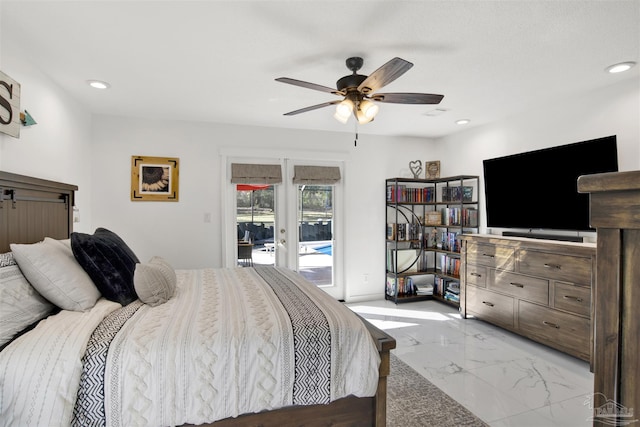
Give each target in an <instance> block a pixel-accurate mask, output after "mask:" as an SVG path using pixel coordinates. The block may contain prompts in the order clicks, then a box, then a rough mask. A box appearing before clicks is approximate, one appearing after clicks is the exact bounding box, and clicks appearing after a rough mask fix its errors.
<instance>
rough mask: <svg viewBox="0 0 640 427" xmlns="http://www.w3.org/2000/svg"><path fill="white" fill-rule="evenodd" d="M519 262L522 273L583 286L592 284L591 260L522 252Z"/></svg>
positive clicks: (553, 254)
mask: <svg viewBox="0 0 640 427" xmlns="http://www.w3.org/2000/svg"><path fill="white" fill-rule="evenodd" d="M519 261H520V263H519V268H520V270H519V271H520V273H524V274H530V275H532V276H542V277H547V278H550V279H555V280H561V281H563V282H571V283H580V284H583V285H589V284H590V283H591V258H586V257H576V256H571V255H560V254H555V253H549V252H538V251H532V250H521V251H520V257H519Z"/></svg>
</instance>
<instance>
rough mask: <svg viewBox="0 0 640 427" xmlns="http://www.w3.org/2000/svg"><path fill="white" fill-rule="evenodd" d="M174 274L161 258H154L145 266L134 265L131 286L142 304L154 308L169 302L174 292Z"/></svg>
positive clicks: (175, 280)
mask: <svg viewBox="0 0 640 427" xmlns="http://www.w3.org/2000/svg"><path fill="white" fill-rule="evenodd" d="M176 282H177V278H176V272H175V271H174V269H173V267H171V265H170V264H169V263H168V262H167V261H165V260H164V259H163V258H161V257H158V256H154V257H153V258H151V259H150V260H149V262H148V263H147V264H136V269H135V272H134V273H133V286H134V287H135V290H136V294H138V298H140V301H142V302H143V303H145V304H147V305H150V306H152V307H155V306H156V305H160V304H164V303H165V302H167V301H169V300H170V299H171V297H172V296H173V295H174V294H175V292H176Z"/></svg>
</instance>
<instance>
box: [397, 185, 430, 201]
mask: <svg viewBox="0 0 640 427" xmlns="http://www.w3.org/2000/svg"><path fill="white" fill-rule="evenodd" d="M435 200H436V190H435V187H408V186H406V185H404V184H398V185H387V202H391V203H430V202H435Z"/></svg>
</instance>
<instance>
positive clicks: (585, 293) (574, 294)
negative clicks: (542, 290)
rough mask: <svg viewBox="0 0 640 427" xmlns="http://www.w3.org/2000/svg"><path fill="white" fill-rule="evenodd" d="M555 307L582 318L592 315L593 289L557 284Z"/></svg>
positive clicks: (554, 299) (554, 297)
mask: <svg viewBox="0 0 640 427" xmlns="http://www.w3.org/2000/svg"><path fill="white" fill-rule="evenodd" d="M553 306H554V307H555V308H558V309H560V310H567V311H571V312H573V313H576V314H580V315H582V316H590V315H591V289H590V288H584V287H581V286H575V285H571V284H569V283H559V282H558V283H556V288H555V292H554V295H553Z"/></svg>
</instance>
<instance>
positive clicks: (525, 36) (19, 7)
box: [0, 0, 640, 137]
mask: <svg viewBox="0 0 640 427" xmlns="http://www.w3.org/2000/svg"><path fill="white" fill-rule="evenodd" d="M0 7H1V9H0V14H1V15H0V18H1V19H2V21H1V23H2V27H1V35H2V44H3V45H4V46H6V45H5V43H16V44H17V45H18V46H19V49H20V50H21V52H22V53H23V54H24V55H25V56H26V57H27V58H28V59H29V60H31V61H33V62H34V63H35V64H36V65H37V66H38V67H40V68H41V69H42V70H43V71H44V72H45V73H47V74H48V75H50V76H51V78H52V79H53V80H54V81H55V82H56V83H57V84H58V85H60V86H61V87H62V88H63V89H64V90H65V91H66V92H68V93H69V94H71V95H72V96H73V97H74V98H76V99H77V100H78V101H79V102H80V103H82V104H83V105H85V106H86V107H87V108H88V109H89V110H91V111H92V112H95V113H101V114H115V115H126V116H131V117H151V118H161V119H174V120H190V121H203V122H217V123H232V124H246V125H258V126H270V127H280V128H297V129H314V130H327V131H339V132H340V131H343V132H353V131H354V129H355V125H354V123H353V119H352V120H350V121H349V123H348V124H346V125H343V124H341V123H339V122H337V121H336V120H335V119H333V117H332V116H333V108H332V107H328V108H323V109H318V110H315V111H311V112H307V113H304V114H300V115H296V116H290V117H287V116H283V113H285V112H288V111H292V110H296V109H299V108H302V107H306V106H310V105H314V104H319V103H322V102H326V101H333V100H335V99H338V98H337V97H336V96H334V95H331V94H328V93H323V92H319V91H314V90H310V89H305V88H301V87H296V86H291V85H287V84H283V83H279V82H276V81H274V79H275V78H277V77H291V78H295V79H299V80H305V81H308V82H312V83H316V84H320V85H323V86H330V87H335V82H336V80H337V79H338V78H340V77H342V76H344V75H347V74H349V73H350V71H349V70H348V69H347V68H346V66H345V60H346V58H348V57H350V56H361V57H363V58H364V66H363V68H362V69H361V70H360V73H361V74H370V73H371V72H373V71H374V70H375V69H376V68H378V67H380V66H381V65H382V64H383V63H385V62H387V61H388V60H390V59H391V58H393V57H396V56H397V57H400V58H403V59H406V60H408V61H410V62H412V63H413V64H414V67H413V68H412V69H411V70H409V71H408V72H407V73H406V74H404V75H403V76H401V77H400V78H399V79H397V80H396V81H394V82H392V83H391V84H389V85H388V86H386V87H385V88H383V89H382V90H381V92H426V93H437V94H444V99H443V101H442V103H441V104H440V105H438V106H437V107H439V108H443V109H446V112H445V113H444V114H442V115H440V116H437V117H431V116H429V115H428V114H427V113H429V112H430V111H432V110H433V109H434V108H436V106H429V105H399V104H381V106H380V112H379V114H378V117H377V118H376V120H375V121H374V122H372V123H369V124H366V125H363V126H360V127H359V132H360V133H367V134H379V135H402V136H405V135H406V136H421V137H441V136H445V135H448V134H451V133H453V132H457V131H459V130H461V129H462V128H461V126H459V125H456V124H455V123H454V122H455V120H457V119H461V118H467V119H470V120H471V123H470V124H469V125H466V127H464V128H465V129H468V128H469V127H470V126H478V125H482V124H486V123H490V122H493V121H496V120H500V119H503V118H505V117H508V116H509V115H512V114H514V113H517V112H519V111H522V110H531V109H538V108H540V109H544V108H546V107H547V106H549V105H551V104H553V103H556V102H558V101H559V100H561V99H562V98H565V97H568V96H571V95H572V94H575V93H577V92H583V91H589V90H593V89H597V88H601V87H605V86H607V85H611V84H614V83H617V82H619V81H620V80H623V79H636V80H638V81H640V74H639V69H640V67H638V66H636V67H635V68H633V69H632V70H631V71H629V72H627V73H622V74H617V75H610V74H608V73H605V72H604V69H605V67H607V66H609V65H611V64H613V63H617V62H621V61H636V62H640V61H639V56H640V53H639V52H640V0H632V1H615V0H589V1H574V0H554V1H526V0H502V1H485V0H473V1H470V0H469V1H466V0H447V1H432V0H423V1H389V0H387V1H269V0H264V1H237V0H236V1H204V0H201V1H184V0H183V1H153V0H146V1H119V0H110V1H92V0H84V1H79V0H76V1H55V0H42V1H34V0H20V1H11V0H0ZM0 52H2V51H0ZM0 64H1V62H0ZM3 71H7V70H3ZM12 77H13V78H15V79H16V80H18V81H20V79H19V76H12ZM88 79H101V80H106V81H108V82H110V83H111V85H112V87H111V89H109V90H108V91H97V90H95V89H91V88H90V87H88V86H87V85H86V83H85V82H86V80H88ZM31 89H32V88H29V87H25V88H23V91H28V90H31ZM27 108H28V106H27ZM33 114H34V117H35V118H36V120H38V118H37V112H33Z"/></svg>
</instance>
